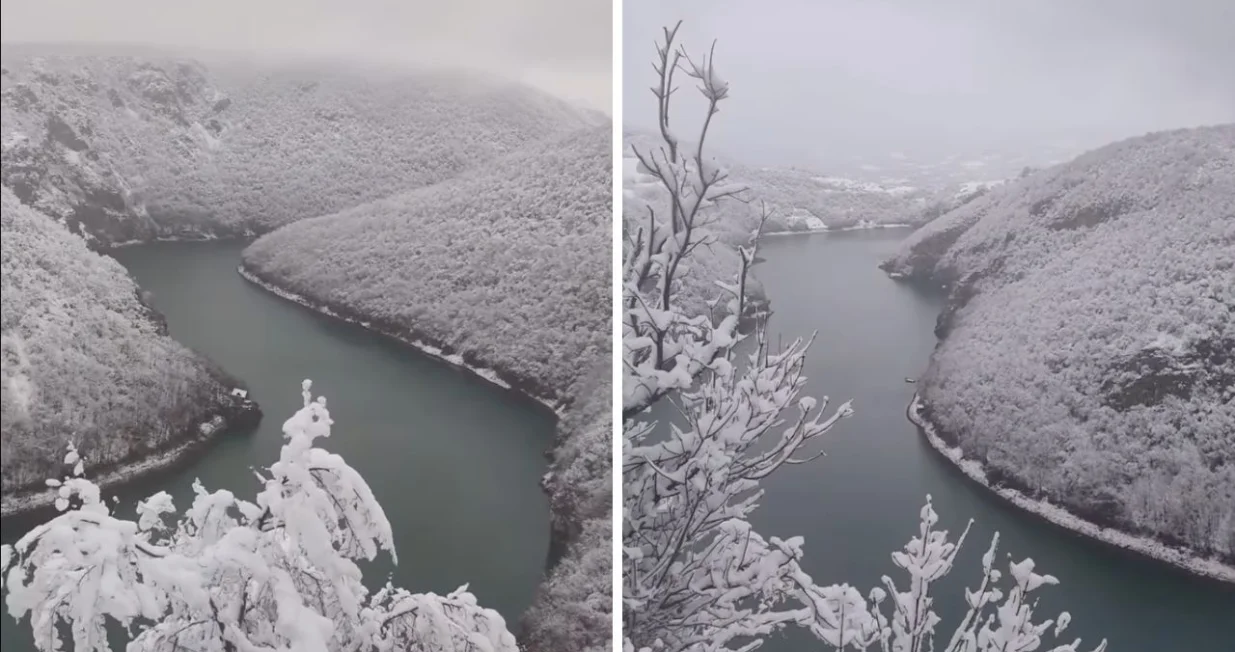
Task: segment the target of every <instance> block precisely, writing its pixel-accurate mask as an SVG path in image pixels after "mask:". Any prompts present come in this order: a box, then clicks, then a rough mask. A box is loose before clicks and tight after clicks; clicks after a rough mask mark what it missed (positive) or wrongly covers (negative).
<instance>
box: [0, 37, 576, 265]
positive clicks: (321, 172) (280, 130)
mask: <svg viewBox="0 0 1235 652" xmlns="http://www.w3.org/2000/svg"><path fill="white" fill-rule="evenodd" d="M595 121H596V118H595V116H594V115H591V114H589V113H587V112H585V111H581V110H578V109H575V108H573V107H571V106H569V105H567V104H565V103H563V102H561V101H559V100H557V99H554V98H552V97H550V96H547V95H545V94H543V93H540V92H538V91H535V90H532V89H530V88H527V87H523V86H517V85H512V84H509V83H506V82H501V81H497V80H493V79H487V78H482V77H479V76H472V77H460V76H459V74H457V73H449V74H448V73H440V72H414V71H406V70H399V71H391V70H384V69H381V70H379V69H369V68H357V67H354V66H353V67H342V66H339V65H326V64H314V65H309V64H298V65H282V66H278V67H275V66H274V65H273V64H271V65H266V66H264V67H263V66H260V65H248V66H244V67H238V66H236V65H235V64H228V63H221V62H211V63H209V64H203V63H200V62H197V61H192V60H187V59H176V58H172V57H162V58H158V57H150V56H145V57H131V56H110V55H108V56H105V55H47V54H42V53H38V52H30V51H27V50H26V49H23V48H21V47H16V46H8V45H6V46H5V49H4V74H3V147H4V150H3V153H4V177H3V178H4V184H5V185H7V186H9V187H10V188H12V189H13V190H14V192H16V194H17V195H18V197H19V198H21V199H22V201H23V202H25V203H27V204H30V205H32V206H35V207H36V208H38V209H39V210H42V211H44V212H46V213H48V214H49V215H52V216H53V217H55V218H57V219H58V220H60V221H62V222H64V223H66V224H68V225H69V226H70V228H72V229H73V230H74V231H76V232H83V233H85V234H87V235H88V236H89V237H90V238H92V239H95V240H97V241H98V242H99V243H100V244H102V245H108V244H115V243H122V242H128V241H134V240H136V241H144V240H150V239H153V238H156V237H189V238H192V237H209V236H215V235H235V234H241V233H248V232H263V231H266V230H269V229H271V228H273V227H276V226H278V225H281V224H284V223H287V222H290V221H294V220H297V219H301V218H304V217H312V216H315V215H324V214H329V213H333V212H336V211H339V210H342V209H344V208H349V207H351V206H355V205H356V204H359V203H363V202H366V201H371V200H375V199H378V198H381V197H385V196H388V195H390V194H393V193H396V192H399V191H403V190H409V189H413V188H418V187H422V186H426V185H429V184H432V183H436V182H438V181H441V180H443V179H446V178H449V177H451V176H454V175H456V174H458V173H460V172H462V171H464V170H467V169H471V168H474V167H476V166H477V165H479V164H480V163H483V162H486V161H490V160H493V159H495V158H498V157H500V156H503V155H505V154H508V153H510V152H513V151H515V150H516V149H518V148H519V147H521V146H522V145H524V144H527V143H530V142H532V141H535V140H539V139H542V138H545V137H549V136H552V135H555V134H558V133H562V132H565V131H569V130H572V129H578V128H582V127H585V126H588V125H590V124H594V123H595Z"/></svg>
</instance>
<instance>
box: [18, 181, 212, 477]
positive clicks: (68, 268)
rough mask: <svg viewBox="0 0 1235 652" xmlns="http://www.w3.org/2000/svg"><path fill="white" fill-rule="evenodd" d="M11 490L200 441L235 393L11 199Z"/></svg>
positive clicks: (91, 260)
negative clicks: (66, 466) (71, 461)
mask: <svg viewBox="0 0 1235 652" xmlns="http://www.w3.org/2000/svg"><path fill="white" fill-rule="evenodd" d="M2 223H3V238H2V239H0V240H2V248H3V258H2V261H3V276H2V281H0V284H2V285H3V293H2V294H3V296H4V302H3V319H2V321H3V331H2V333H3V334H2V335H0V338H2V340H3V358H2V359H0V360H2V362H3V366H2V367H0V377H2V379H3V384H2V386H0V389H2V395H0V396H2V399H0V400H2V402H3V406H4V409H3V417H2V418H3V427H2V430H0V432H2V433H3V435H2V436H0V451H3V455H0V460H2V462H0V470H2V471H3V482H4V484H3V489H4V492H5V493H6V494H7V493H10V492H11V491H13V490H17V489H21V488H25V487H29V486H31V485H41V484H42V482H43V480H44V479H45V478H48V477H52V476H57V477H58V476H59V475H60V473H59V471H60V470H61V469H60V460H61V459H62V458H63V457H64V453H65V450H66V445H67V444H68V442H69V441H72V442H74V443H75V444H76V445H77V447H78V449H79V450H80V451H81V453H82V455H83V456H84V458H85V460H86V466H87V468H88V469H93V468H97V467H98V466H99V465H106V464H108V463H111V462H116V461H118V460H123V459H126V458H128V457H130V456H135V455H143V454H147V453H149V452H151V451H152V450H156V449H159V448H162V447H165V446H167V445H169V444H174V443H177V442H178V441H180V440H184V439H186V438H191V437H196V436H199V435H200V433H199V431H198V425H199V424H200V423H202V422H203V421H206V420H209V419H210V418H211V417H212V416H214V415H215V414H217V413H218V412H219V411H220V410H221V409H222V406H223V405H224V404H230V402H231V401H230V399H228V398H227V393H228V392H229V391H230V390H231V388H230V387H228V386H225V385H224V384H223V383H222V378H223V377H222V375H221V374H220V373H219V372H218V371H216V370H213V369H212V368H210V367H209V366H208V363H206V362H205V361H204V360H202V359H201V358H199V357H198V356H196V355H194V354H193V353H192V352H191V351H189V350H187V349H185V348H184V347H183V346H180V345H179V344H177V343H176V342H174V341H173V340H172V339H171V338H170V337H167V336H166V334H164V333H163V329H162V326H161V324H160V318H159V316H158V315H157V314H154V313H153V312H152V311H151V310H150V309H149V308H147V307H146V306H145V305H144V304H143V303H142V301H141V300H140V298H139V296H138V293H139V291H138V288H137V286H136V285H135V284H134V283H133V281H132V279H131V278H130V277H129V275H128V273H127V272H125V270H124V268H123V267H121V266H120V264H119V263H117V262H116V261H115V260H112V259H111V258H108V257H105V256H102V255H99V254H96V253H94V252H91V251H90V250H89V249H88V248H87V247H86V244H85V242H83V241H82V239H81V238H78V237H77V236H74V235H72V234H71V233H69V232H68V231H67V230H65V229H64V227H62V226H60V225H58V224H56V223H55V222H54V221H53V220H52V219H51V218H50V217H48V216H46V215H43V214H41V213H39V212H37V211H35V210H33V209H31V208H29V207H26V206H24V205H22V204H21V203H20V202H19V201H18V199H17V197H16V195H14V194H13V192H11V191H10V190H9V189H8V188H7V187H6V188H4V189H3V222H2Z"/></svg>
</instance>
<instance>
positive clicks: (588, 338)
mask: <svg viewBox="0 0 1235 652" xmlns="http://www.w3.org/2000/svg"><path fill="white" fill-rule="evenodd" d="M609 130H610V127H609V126H607V125H606V126H601V127H593V128H590V129H586V130H582V131H579V132H575V133H572V134H569V135H567V136H563V137H560V138H557V139H554V140H551V141H548V142H544V143H539V144H537V145H535V146H531V147H529V148H526V149H524V150H522V151H520V152H518V153H516V154H512V155H510V156H508V157H506V158H504V159H502V160H500V161H497V162H494V163H492V164H490V165H486V166H485V167H483V168H482V169H479V170H476V171H474V172H470V173H468V174H465V175H463V176H461V177H458V178H455V179H451V180H450V181H447V182H444V183H440V184H437V185H434V186H431V187H429V188H424V189H421V190H417V191H412V192H407V193H402V194H396V195H394V196H392V197H388V198H386V199H382V200H380V201H376V202H371V203H368V204H363V205H360V206H357V207H356V208H353V209H349V210H346V211H343V212H340V213H337V214H334V215H327V216H324V217H318V218H313V219H309V220H302V221H300V222H297V223H295V224H291V225H288V226H286V227H284V228H281V229H278V230H276V231H274V232H272V233H270V234H267V235H265V236H263V237H261V238H259V239H258V240H257V241H256V242H254V243H253V244H252V245H251V246H250V247H249V248H248V249H246V250H245V253H244V264H245V266H246V269H247V270H249V271H250V272H252V273H254V274H256V275H257V276H259V277H260V278H261V279H263V280H265V281H267V282H269V283H272V284H274V285H276V286H278V287H279V288H282V289H284V290H287V291H290V292H293V293H295V294H298V295H301V296H303V297H305V298H306V299H308V300H309V301H310V302H313V303H319V304H323V305H326V306H328V307H330V308H331V309H333V310H335V311H337V312H341V313H344V314H349V315H354V316H357V317H358V318H359V319H361V320H363V321H369V322H372V323H374V324H375V325H379V326H382V327H384V328H388V329H392V330H394V331H395V332H399V333H401V334H404V335H408V336H410V337H411V338H412V339H419V340H422V341H425V342H426V343H428V344H430V345H433V346H436V347H439V348H445V349H447V353H455V354H459V355H462V357H463V358H464V360H465V361H466V362H467V364H469V365H471V366H473V367H478V368H484V369H491V370H493V371H495V372H496V373H497V374H498V376H500V377H501V379H502V380H504V381H505V382H507V383H509V384H510V385H512V386H514V387H516V388H519V389H521V390H523V391H525V392H527V393H529V394H532V395H533V396H537V397H540V398H542V399H545V400H547V401H549V402H553V403H558V402H562V401H564V400H565V399H567V398H568V397H571V396H573V395H574V393H575V391H576V388H575V385H576V384H577V383H578V382H580V380H581V379H582V378H583V376H584V375H585V373H586V372H587V366H586V365H584V366H580V362H581V361H582V362H588V361H591V360H594V359H596V357H597V356H598V355H601V352H602V351H608V350H609V349H608V346H609V339H610V333H609V329H608V326H607V324H608V320H609V311H610V299H609V297H610V294H611V292H610V289H609V273H610V272H609V256H608V253H607V252H608V251H609V248H610V244H609V241H610V239H611V235H610V232H609V229H608V225H609V223H610V222H609V219H610V217H609V216H610V215H611V213H612V208H611V195H610V188H611V181H610V179H611V178H612V177H611V173H612V171H611V164H610V152H611V150H610V147H609V143H610V142H611V141H610V136H609V133H610V132H609Z"/></svg>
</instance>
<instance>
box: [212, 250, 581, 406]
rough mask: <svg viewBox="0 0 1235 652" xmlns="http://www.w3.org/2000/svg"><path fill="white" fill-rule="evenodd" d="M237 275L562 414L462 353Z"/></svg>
mask: <svg viewBox="0 0 1235 652" xmlns="http://www.w3.org/2000/svg"><path fill="white" fill-rule="evenodd" d="M236 272H237V273H239V274H240V276H241V278H243V279H244V280H246V281H248V282H250V283H252V284H253V285H256V286H257V287H259V288H261V289H263V290H265V291H267V292H270V293H271V294H273V295H275V296H277V297H279V298H281V299H285V300H287V301H291V302H292V303H295V304H299V305H301V306H304V307H305V308H308V309H309V310H312V311H314V312H316V313H318V314H322V315H326V316H327V317H331V318H333V319H338V320H340V321H344V322H347V323H349V324H356V325H357V326H360V327H362V328H364V329H365V330H368V331H371V332H373V333H377V334H378V335H381V336H383V337H389V338H391V339H393V340H395V341H397V342H400V343H402V344H405V345H407V346H410V347H412V348H413V349H416V350H417V351H419V352H421V353H423V354H425V355H427V356H429V357H430V358H433V359H435V360H439V361H441V362H445V363H447V364H449V365H451V366H452V367H455V368H457V369H460V370H463V371H466V372H469V373H471V374H472V375H474V376H476V377H477V378H480V379H481V380H484V381H486V382H488V383H489V384H491V385H495V386H497V387H500V388H502V389H504V390H506V391H508V392H513V393H515V394H518V395H519V396H523V397H525V398H529V399H531V400H533V401H535V402H537V403H539V404H540V405H542V406H544V407H546V408H548V409H549V411H550V412H552V413H553V414H554V415H555V416H557V418H559V419H561V418H562V415H563V414H564V413H565V408H564V407H563V406H562V405H560V404H555V403H554V402H553V401H552V400H551V399H548V398H546V397H543V396H537V395H535V394H532V393H530V392H526V391H523V390H521V389H518V388H516V387H514V386H513V385H511V384H510V383H508V382H506V381H505V380H503V379H502V377H501V376H500V375H499V374H498V372H497V371H496V370H494V369H489V368H486V367H477V366H474V365H470V364H468V363H467V361H466V360H464V359H463V356H462V355H461V354H458V353H446V352H445V351H443V350H442V349H441V348H439V347H437V346H434V345H433V344H430V343H428V342H425V341H421V340H416V339H412V338H408V337H405V336H402V335H398V334H395V333H391V332H388V331H387V330H385V329H383V328H381V327H379V326H376V325H374V324H373V323H372V322H370V321H365V320H362V319H357V318H354V317H349V316H346V315H341V314H339V313H338V312H336V311H334V310H332V309H330V308H328V307H326V306H323V305H321V304H318V303H316V302H314V301H311V300H309V299H307V298H305V297H303V296H301V295H299V294H296V293H294V292H290V291H288V290H284V289H283V288H280V287H278V286H276V285H274V284H272V283H269V282H267V281H264V280H262V279H261V278H258V276H257V275H256V274H254V273H253V272H251V271H249V270H247V269H245V267H244V265H243V264H241V265H239V266H238V267H237V268H236Z"/></svg>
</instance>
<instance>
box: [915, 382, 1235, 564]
mask: <svg viewBox="0 0 1235 652" xmlns="http://www.w3.org/2000/svg"><path fill="white" fill-rule="evenodd" d="M925 407H926V404H925V402H924V401H923V400H922V398H921V396H919V395H918V394H916V393H915V394H914V396H913V400H912V401H911V402H910V403H909V407H908V408H907V409H906V415H907V416H908V418H909V421H910V422H911V423H913V424H914V425H915V426H917V428H918V432H920V433H921V434H922V435H923V436H924V437H925V438H926V440H927V442H929V443H930V445H931V447H932V448H934V449H935V451H936V452H938V453H939V454H940V455H943V456H944V457H946V458H947V459H948V460H949V461H951V462H952V463H953V464H954V465H955V466H956V467H957V468H958V469H960V471H961V472H962V473H964V474H965V475H966V476H967V477H968V478H969V479H970V480H973V481H974V482H977V483H978V484H980V485H982V486H983V487H986V488H987V489H989V490H990V491H992V492H994V493H995V495H997V496H999V497H1000V498H1002V499H1004V500H1006V501H1008V502H1010V503H1012V504H1013V505H1016V506H1017V507H1019V508H1021V509H1022V510H1024V511H1026V512H1029V513H1030V514H1033V515H1034V516H1037V517H1039V518H1041V519H1042V520H1045V521H1047V522H1050V523H1052V524H1054V525H1057V526H1059V527H1062V528H1065V529H1067V530H1070V531H1072V532H1075V533H1077V534H1081V535H1084V536H1086V537H1089V538H1091V539H1094V540H1097V541H1100V542H1102V543H1105V544H1107V545H1110V546H1113V547H1116V548H1120V549H1123V550H1127V551H1130V552H1134V553H1136V554H1139V555H1142V556H1144V557H1148V558H1150V559H1154V560H1156V561H1160V562H1163V563H1166V564H1169V565H1171V566H1174V567H1176V568H1179V569H1181V570H1184V571H1187V572H1189V573H1192V574H1194V575H1198V576H1201V577H1205V578H1208V579H1213V580H1217V581H1220V582H1226V583H1230V584H1235V566H1231V565H1228V564H1225V563H1223V562H1221V561H1218V560H1216V559H1210V558H1207V557H1200V556H1198V555H1196V554H1194V553H1192V552H1191V551H1188V550H1185V549H1181V548H1177V547H1174V546H1170V545H1167V544H1165V543H1162V542H1161V541H1158V540H1156V539H1154V538H1152V537H1146V536H1137V535H1133V534H1128V533H1126V532H1122V531H1119V530H1115V529H1112V528H1107V527H1102V526H1100V525H1097V524H1095V523H1092V522H1090V521H1087V520H1085V519H1083V518H1081V517H1079V516H1077V515H1075V514H1073V513H1072V512H1069V511H1068V510H1067V509H1065V508H1064V507H1062V506H1060V505H1056V504H1052V503H1050V502H1048V501H1045V500H1042V499H1037V498H1033V497H1031V496H1028V495H1026V494H1025V493H1023V492H1020V491H1017V490H1015V489H1011V488H1008V487H996V486H992V485H991V483H990V481H988V480H987V474H986V469H985V468H984V467H983V466H982V463H981V462H979V461H977V460H973V459H966V458H965V456H964V452H963V451H961V449H960V448H958V447H954V446H949V445H948V444H947V442H945V441H944V440H943V438H942V437H940V435H939V432H938V430H937V429H936V427H935V424H933V423H931V422H930V421H929V420H928V419H927V418H926V417H925V415H923V414H922V410H923V408H925Z"/></svg>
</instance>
